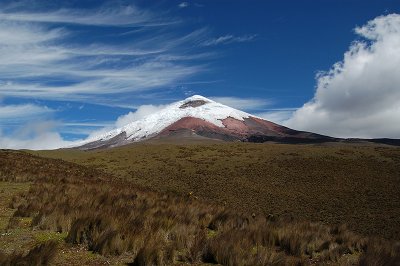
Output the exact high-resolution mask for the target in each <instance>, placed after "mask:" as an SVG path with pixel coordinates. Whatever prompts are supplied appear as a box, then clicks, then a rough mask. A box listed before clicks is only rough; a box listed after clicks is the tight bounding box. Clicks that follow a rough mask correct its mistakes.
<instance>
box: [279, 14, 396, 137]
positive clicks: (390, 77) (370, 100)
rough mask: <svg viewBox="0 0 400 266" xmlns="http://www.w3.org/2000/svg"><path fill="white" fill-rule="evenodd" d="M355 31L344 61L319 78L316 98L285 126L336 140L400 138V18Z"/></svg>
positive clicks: (373, 22)
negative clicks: (328, 136)
mask: <svg viewBox="0 0 400 266" xmlns="http://www.w3.org/2000/svg"><path fill="white" fill-rule="evenodd" d="M355 32H356V33H357V34H358V35H360V36H361V37H363V38H365V39H366V41H355V42H354V43H352V44H351V46H350V48H349V51H347V52H346V53H345V54H344V59H343V61H341V62H338V63H336V64H334V65H333V67H332V68H331V69H330V70H329V71H328V72H323V73H320V74H319V75H318V76H317V89H316V92H315V95H314V98H313V99H312V100H311V101H309V102H308V103H306V104H304V106H303V107H302V108H300V109H298V110H297V111H296V112H295V113H294V114H293V117H291V118H290V119H289V120H288V121H287V122H286V123H285V124H286V125H287V126H290V127H292V128H296V129H301V130H308V131H313V132H316V133H321V134H326V135H331V136H336V137H369V138H372V137H375V138H379V137H390V138H400V72H399V70H400V15H398V14H391V15H387V16H380V17H377V18H375V19H373V20H371V21H369V22H368V23H367V24H366V25H364V26H362V27H357V28H356V29H355Z"/></svg>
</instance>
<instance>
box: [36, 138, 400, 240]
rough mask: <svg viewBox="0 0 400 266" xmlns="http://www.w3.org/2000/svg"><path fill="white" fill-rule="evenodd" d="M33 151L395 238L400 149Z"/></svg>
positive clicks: (399, 221)
mask: <svg viewBox="0 0 400 266" xmlns="http://www.w3.org/2000/svg"><path fill="white" fill-rule="evenodd" d="M35 153H36V154H39V155H41V156H46V157H53V158H61V159H64V160H67V161H70V162H74V163H77V164H81V165H85V166H89V167H93V168H96V169H100V170H104V171H106V172H108V173H110V174H113V175H115V176H119V177H122V178H124V179H126V180H129V181H132V182H134V183H135V184H139V185H142V186H145V187H150V188H152V189H155V190H158V191H162V192H173V193H175V194H181V195H187V194H188V193H191V192H192V193H193V195H194V196H196V197H199V198H200V199H203V200H206V201H209V202H211V203H215V204H220V205H227V206H229V207H231V208H234V209H236V210H239V211H242V212H247V213H256V214H257V215H263V216H267V215H269V214H272V215H275V216H286V217H293V218H296V219H300V220H308V221H318V222H322V223H324V224H327V225H339V224H347V225H348V227H349V228H350V229H351V230H354V231H355V232H357V233H360V234H363V235H365V236H379V237H384V238H386V239H396V240H400V148H399V147H393V146H382V145H381V146H379V145H356V144H332V145H329V144H326V145H284V144H266V143H264V144H253V143H217V142H213V143H208V144H207V143H200V144H199V143H195V144H188V143H186V144H185V145H177V144H162V143H161V144H160V143H153V144H149V143H147V144H135V145H129V146H124V147H119V148H114V149H107V150H95V151H76V150H60V151H41V152H35Z"/></svg>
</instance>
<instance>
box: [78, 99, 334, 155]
mask: <svg viewBox="0 0 400 266" xmlns="http://www.w3.org/2000/svg"><path fill="white" fill-rule="evenodd" d="M151 139H164V140H173V139H174V140H179V139H214V140H222V141H248V142H265V141H276V142H289V143H299V142H300V143H302V142H304V143H310V142H324V141H329V140H331V139H332V140H333V138H330V137H326V136H322V135H318V134H314V133H309V132H304V131H297V130H293V129H290V128H287V127H284V126H281V125H278V124H275V123H273V122H270V121H267V120H264V119H262V118H259V117H257V116H254V115H251V114H249V113H246V112H243V111H240V110H237V109H234V108H231V107H229V106H226V105H223V104H221V103H218V102H215V101H213V100H210V99H208V98H205V97H203V96H199V95H194V96H192V97H189V98H187V99H185V100H183V101H178V102H175V103H172V104H170V105H168V106H167V107H165V108H164V109H162V110H160V111H158V112H156V113H154V114H151V115H148V116H146V117H144V118H143V119H140V120H137V121H133V122H131V123H129V124H127V125H125V126H123V127H121V128H117V129H114V130H112V131H109V132H107V133H105V134H102V135H99V136H96V137H93V138H90V139H87V140H85V141H83V142H81V143H80V144H79V145H78V146H79V148H81V149H95V148H107V147H116V146H121V145H125V144H129V143H133V142H139V141H144V140H151Z"/></svg>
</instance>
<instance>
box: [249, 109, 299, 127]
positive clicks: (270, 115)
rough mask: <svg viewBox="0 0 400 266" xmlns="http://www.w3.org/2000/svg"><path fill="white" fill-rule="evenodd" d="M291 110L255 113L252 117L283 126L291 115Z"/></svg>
mask: <svg viewBox="0 0 400 266" xmlns="http://www.w3.org/2000/svg"><path fill="white" fill-rule="evenodd" d="M293 112H294V111H293V110H281V111H268V112H262V113H255V114H254V115H256V116H258V117H261V118H263V119H266V120H268V121H271V122H274V123H277V124H280V125H282V124H285V123H286V121H287V120H288V119H289V118H290V117H291V116H292V115H293Z"/></svg>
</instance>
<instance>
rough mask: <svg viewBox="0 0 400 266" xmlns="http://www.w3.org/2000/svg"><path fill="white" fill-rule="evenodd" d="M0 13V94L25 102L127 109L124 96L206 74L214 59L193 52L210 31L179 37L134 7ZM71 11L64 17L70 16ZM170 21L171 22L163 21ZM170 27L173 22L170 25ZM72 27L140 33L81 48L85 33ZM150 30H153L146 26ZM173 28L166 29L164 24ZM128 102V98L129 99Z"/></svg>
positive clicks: (96, 38)
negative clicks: (35, 100) (62, 101)
mask: <svg viewBox="0 0 400 266" xmlns="http://www.w3.org/2000/svg"><path fill="white" fill-rule="evenodd" d="M5 10H7V11H6V12H2V13H0V77H1V80H0V94H1V95H3V96H15V97H23V98H32V97H35V98H41V99H48V100H59V99H62V98H66V97H67V98H68V100H72V101H83V102H84V101H87V100H88V99H90V100H91V102H92V103H98V104H102V103H104V102H105V101H106V100H107V99H108V98H109V97H108V96H107V95H111V94H112V95H114V96H115V97H113V100H111V101H109V102H108V103H107V104H108V105H110V104H115V105H126V104H127V102H128V101H129V100H130V97H119V96H118V94H122V93H127V92H139V91H141V92H143V91H146V90H152V89H155V88H160V87H166V86H171V85H172V84H174V83H175V82H177V81H183V80H185V79H186V78H188V77H190V76H192V75H195V74H196V73H199V72H201V71H203V70H204V66H203V63H201V60H203V59H204V58H210V56H212V54H211V53H194V52H193V51H192V50H191V48H187V47H193V46H195V45H191V44H196V43H198V42H200V40H204V38H205V36H206V35H207V30H205V29H199V30H195V31H193V32H190V33H187V34H183V35H177V34H172V33H170V32H169V30H168V26H166V24H163V23H159V19H158V18H157V16H154V15H153V14H152V13H150V12H148V11H143V10H140V9H138V8H136V7H134V6H129V7H124V8H101V9H99V10H82V9H77V10H75V9H74V10H67V9H59V10H56V11H49V12H42V13H43V14H42V13H40V12H32V11H29V12H28V11H24V10H20V9H18V8H17V9H16V8H15V7H13V8H11V9H7V8H6V9H5ZM67 11H68V12H67ZM166 20H168V19H166ZM171 21H172V20H171ZM69 24H84V25H93V26H98V27H102V26H119V27H131V26H135V27H142V28H143V30H142V31H139V32H138V33H137V34H133V36H129V37H126V38H123V42H115V41H114V42H113V41H108V42H107V41H106V42H104V40H103V39H104V38H103V37H104V36H103V35H101V34H100V35H95V36H94V37H93V40H92V41H91V42H90V43H86V41H85V43H82V42H79V41H76V39H82V36H81V35H82V34H84V33H82V32H81V31H79V30H76V29H75V28H70V27H69ZM149 25H152V26H157V27H155V28H154V27H152V29H151V30H148V29H146V26H149ZM168 25H170V24H168ZM131 97H132V96H131Z"/></svg>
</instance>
